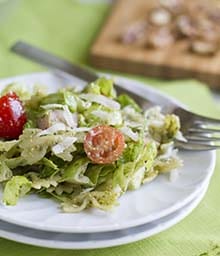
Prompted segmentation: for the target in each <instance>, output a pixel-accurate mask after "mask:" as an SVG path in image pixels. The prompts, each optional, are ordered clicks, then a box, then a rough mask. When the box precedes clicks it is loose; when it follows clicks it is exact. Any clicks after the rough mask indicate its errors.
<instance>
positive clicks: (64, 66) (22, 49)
mask: <svg viewBox="0 0 220 256" xmlns="http://www.w3.org/2000/svg"><path fill="white" fill-rule="evenodd" d="M11 51H12V52H14V53H16V54H18V55H20V56H22V57H25V58H27V59H30V60H32V61H34V62H37V63H38V64H40V65H42V66H46V67H48V68H52V69H55V70H62V71H64V72H66V73H68V74H71V75H75V76H77V77H78V78H80V79H82V80H84V81H86V82H89V83H90V82H93V81H94V80H96V79H97V78H98V76H97V75H96V74H95V73H94V72H90V71H89V70H87V69H85V68H81V67H79V66H77V65H74V64H72V63H70V62H68V61H66V60H65V59H62V58H60V57H57V56H55V55H52V54H51V53H49V52H46V51H44V50H41V49H39V48H37V47H35V46H32V45H30V44H27V43H25V42H21V41H18V42H16V43H15V44H14V45H13V46H12V47H11Z"/></svg>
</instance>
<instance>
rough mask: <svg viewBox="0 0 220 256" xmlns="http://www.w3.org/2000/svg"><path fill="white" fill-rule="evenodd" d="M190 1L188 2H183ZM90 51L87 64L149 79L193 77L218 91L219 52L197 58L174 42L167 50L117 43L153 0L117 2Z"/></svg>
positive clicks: (219, 72)
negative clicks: (125, 30) (89, 62)
mask: <svg viewBox="0 0 220 256" xmlns="http://www.w3.org/2000/svg"><path fill="white" fill-rule="evenodd" d="M185 1H191V0H185ZM115 2H116V3H115V4H114V5H113V7H112V11H111V13H110V15H109V17H108V18H107V21H106V23H105V24H104V26H103V28H102V30H101V32H100V34H99V35H98V37H97V39H96V41H95V43H94V44H93V46H92V48H91V51H90V61H91V63H92V64H93V65H94V66H95V67H98V68H105V69H112V70H116V71H122V72H127V73H133V74H141V75H145V76H150V77H157V78H163V79H164V78H165V79H171V78H172V79H179V78H196V79H199V80H200V81H203V82H206V83H208V84H209V85H210V86H212V87H215V88H220V51H219V52H218V53H217V54H216V55H215V56H211V57H210V56H199V55H196V54H193V53H192V52H190V51H188V50H187V45H186V44H187V42H184V41H178V42H176V43H175V44H174V45H172V47H169V48H167V49H159V50H158V49H157V50H154V49H149V48H147V47H140V46H137V45H136V46H135V45H124V44H122V43H121V42H120V40H118V38H119V36H120V34H121V33H122V31H124V29H125V28H126V27H127V26H128V24H131V23H132V22H133V21H135V20H137V19H138V17H144V16H146V13H147V12H148V10H149V9H150V8H152V6H153V5H154V4H155V1H154V0H117V1H115Z"/></svg>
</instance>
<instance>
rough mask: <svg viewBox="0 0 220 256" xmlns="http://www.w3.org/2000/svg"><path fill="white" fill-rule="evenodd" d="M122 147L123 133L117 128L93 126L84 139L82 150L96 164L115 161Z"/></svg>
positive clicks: (123, 146)
mask: <svg viewBox="0 0 220 256" xmlns="http://www.w3.org/2000/svg"><path fill="white" fill-rule="evenodd" d="M124 148H125V141H124V135H123V134H122V133H121V132H120V131H119V130H118V129H116V128H113V127H111V126H108V125H100V126H97V127H95V128H93V129H92V130H91V131H90V132H88V133H87V135H86V137H85V139H84V150H85V152H86V154H87V156H88V158H89V159H91V160H92V162H93V163H97V164H110V163H113V162H115V161H116V160H117V159H118V158H119V156H120V155H121V154H122V152H123V150H124Z"/></svg>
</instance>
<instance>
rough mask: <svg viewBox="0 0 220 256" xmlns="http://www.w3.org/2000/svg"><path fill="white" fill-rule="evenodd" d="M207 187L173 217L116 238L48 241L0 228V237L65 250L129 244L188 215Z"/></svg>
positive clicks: (176, 222)
mask: <svg viewBox="0 0 220 256" xmlns="http://www.w3.org/2000/svg"><path fill="white" fill-rule="evenodd" d="M208 188H209V182H207V184H205V185H204V187H203V188H201V190H200V195H198V196H197V197H196V198H195V199H193V200H192V201H191V202H189V203H188V204H187V205H186V206H185V207H183V208H184V209H179V210H177V212H179V213H177V215H176V216H175V217H173V218H170V219H168V220H166V221H164V222H163V220H162V223H159V225H158V226H156V227H153V228H152V229H148V230H145V231H141V232H139V233H137V234H135V235H133V234H128V235H124V236H122V237H120V238H116V239H111V240H109V239H106V240H102V241H101V242H100V241H95V240H91V241H88V239H87V240H86V241H84V242H65V241H57V240H52V239H51V240H49V241H48V240H44V239H39V238H36V237H35V238H33V237H32V238H31V237H30V233H28V234H29V235H26V236H24V235H23V236H22V234H21V233H19V234H14V233H13V232H12V231H11V232H9V231H3V230H1V228H0V237H2V238H5V239H8V240H11V241H15V242H18V243H22V244H28V245H35V246H39V247H44V248H51V249H52V248H53V249H66V250H68V249H76V250H88V249H99V248H109V247H115V246H120V245H125V244H130V243H133V242H137V241H140V240H143V239H147V238H149V237H151V236H154V235H156V234H159V233H161V232H163V231H165V230H167V229H169V228H171V227H172V226H174V225H176V224H178V223H179V222H181V221H182V220H183V219H185V218H186V217H187V216H188V215H190V214H191V213H192V212H193V210H194V209H195V208H197V207H198V205H199V204H200V203H201V201H202V200H203V199H204V197H205V195H206V192H207V190H208ZM174 214H175V212H174V213H171V214H170V215H174ZM167 217H168V218H169V217H170V216H169V215H168V216H165V217H164V218H167ZM156 221H158V220H156ZM156 221H155V222H156ZM8 225H13V224H10V223H8ZM22 228H23V229H26V228H25V227H22ZM135 228H139V227H138V226H137V227H135ZM128 229H129V228H128ZM31 230H32V232H34V229H31ZM116 232H117V231H116ZM58 234H59V233H58ZM65 234H66V233H65ZM76 234H78V233H76ZM66 235H70V234H66ZM78 235H80V234H78ZM25 239H26V240H25ZM97 244H99V245H98V246H97Z"/></svg>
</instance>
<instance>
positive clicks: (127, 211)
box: [0, 73, 215, 233]
mask: <svg viewBox="0 0 220 256" xmlns="http://www.w3.org/2000/svg"><path fill="white" fill-rule="evenodd" d="M116 80H117V82H118V83H121V84H124V85H126V86H128V87H130V88H136V90H138V91H139V92H141V93H142V94H143V95H145V94H147V93H148V91H149V90H150V91H152V90H153V89H152V88H149V87H147V86H145V85H144V84H142V83H139V82H136V81H132V80H128V79H124V78H123V79H122V78H117V79H116ZM12 81H22V82H24V83H25V84H26V85H27V86H29V87H31V85H32V84H34V83H38V84H44V85H47V86H49V89H50V91H55V90H57V89H58V88H60V87H61V86H63V85H64V81H63V80H62V79H60V78H59V79H58V78H57V77H55V76H54V75H52V74H49V73H40V74H31V75H25V76H22V77H16V78H10V79H7V80H2V81H1V82H0V86H1V87H3V86H4V85H6V84H8V83H10V82H12ZM78 83H79V80H78V81H77V82H76V81H73V84H78ZM157 93H158V92H157ZM159 94H160V93H159ZM179 154H180V157H181V158H182V159H183V160H184V167H183V168H181V169H180V170H179V176H178V178H177V180H175V182H170V181H169V179H168V177H167V176H165V175H160V176H159V177H158V178H157V179H156V180H155V181H153V182H152V183H150V184H146V185H144V186H142V187H141V188H140V189H138V190H136V191H132V192H128V193H126V194H125V195H124V196H122V197H121V198H120V200H119V203H120V205H119V206H118V207H116V208H115V209H114V210H113V211H111V212H101V211H99V210H94V209H91V210H87V211H84V212H81V213H78V214H67V213H62V212H61V211H60V209H59V205H58V204H57V203H56V202H54V201H52V200H49V199H42V198H39V197H37V196H36V195H31V196H26V197H25V198H23V199H21V200H20V201H19V203H18V205H17V206H15V207H6V206H4V205H0V219H2V220H4V221H8V222H11V223H14V224H17V225H22V226H25V227H30V228H35V229H40V230H47V231H56V232H70V233H73V232H78V233H88V232H104V231H113V230H120V229H125V228H129V227H134V226H137V225H141V224H144V223H147V222H150V221H154V220H156V219H159V218H161V217H163V216H166V215H168V214H170V213H172V212H174V211H176V210H178V209H180V208H181V207H183V206H184V205H186V204H187V203H188V202H190V201H191V200H192V199H193V198H194V197H195V196H196V195H197V194H198V193H199V191H200V189H201V187H202V186H203V185H204V184H206V183H207V182H208V180H209V179H210V177H211V175H212V173H213V169H214V165H215V152H197V153H192V152H180V153H179ZM0 196H1V194H0Z"/></svg>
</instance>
